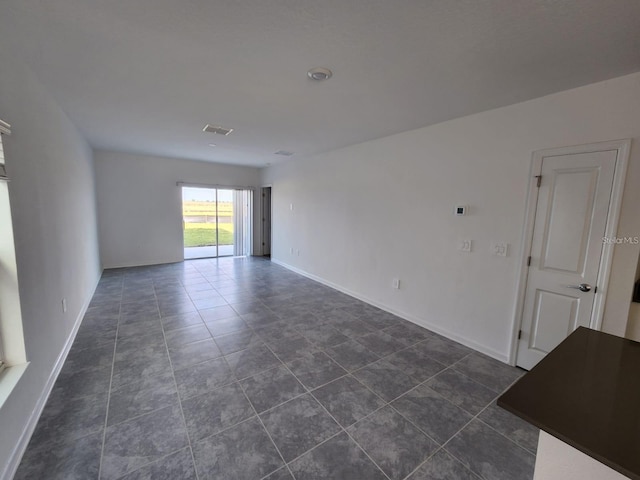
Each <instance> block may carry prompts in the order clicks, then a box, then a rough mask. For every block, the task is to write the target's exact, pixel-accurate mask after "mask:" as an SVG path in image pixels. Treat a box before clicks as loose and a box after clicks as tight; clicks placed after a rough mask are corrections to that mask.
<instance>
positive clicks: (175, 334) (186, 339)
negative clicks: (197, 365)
mask: <svg viewBox="0 0 640 480" xmlns="http://www.w3.org/2000/svg"><path fill="white" fill-rule="evenodd" d="M164 338H165V340H166V342H167V346H168V347H169V348H176V347H179V346H181V345H186V344H188V343H194V342H197V341H200V340H207V339H209V338H211V334H210V333H209V330H207V327H206V326H205V325H192V326H190V327H184V328H179V329H177V330H171V331H169V332H165V334H164Z"/></svg>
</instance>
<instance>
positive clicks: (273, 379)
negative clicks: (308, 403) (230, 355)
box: [240, 365, 306, 413]
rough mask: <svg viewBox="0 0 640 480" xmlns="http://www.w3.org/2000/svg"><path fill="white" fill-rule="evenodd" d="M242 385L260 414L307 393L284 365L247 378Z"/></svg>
mask: <svg viewBox="0 0 640 480" xmlns="http://www.w3.org/2000/svg"><path fill="white" fill-rule="evenodd" d="M240 383H241V385H242V387H243V388H244V391H245V393H246V395H247V397H249V400H250V401H251V403H252V404H253V407H254V408H255V409H256V411H257V412H258V413H261V412H264V411H265V410H268V409H270V408H272V407H275V406H276V405H280V404H281V403H284V402H286V401H287V400H290V399H292V398H293V397H297V396H298V395H301V394H303V393H305V392H306V390H305V388H304V387H303V386H302V384H301V383H300V382H298V380H297V379H296V377H294V376H293V375H292V374H291V373H290V372H289V370H288V369H287V368H286V367H285V366H284V365H282V366H280V367H276V368H272V369H271V370H267V371H265V372H262V373H259V374H257V375H254V376H253V377H249V378H246V379H244V380H242V381H241V382H240Z"/></svg>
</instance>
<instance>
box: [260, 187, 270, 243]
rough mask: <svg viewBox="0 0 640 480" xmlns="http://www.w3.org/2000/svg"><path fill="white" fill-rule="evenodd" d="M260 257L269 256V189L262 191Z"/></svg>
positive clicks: (265, 188)
mask: <svg viewBox="0 0 640 480" xmlns="http://www.w3.org/2000/svg"><path fill="white" fill-rule="evenodd" d="M262 255H271V187H264V188H263V189H262Z"/></svg>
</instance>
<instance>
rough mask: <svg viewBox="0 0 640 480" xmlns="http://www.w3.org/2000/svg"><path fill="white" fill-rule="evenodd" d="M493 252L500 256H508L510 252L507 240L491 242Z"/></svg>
mask: <svg viewBox="0 0 640 480" xmlns="http://www.w3.org/2000/svg"><path fill="white" fill-rule="evenodd" d="M491 253H492V254H493V255H495V256H498V257H506V256H507V255H508V254H509V244H508V243H507V242H491Z"/></svg>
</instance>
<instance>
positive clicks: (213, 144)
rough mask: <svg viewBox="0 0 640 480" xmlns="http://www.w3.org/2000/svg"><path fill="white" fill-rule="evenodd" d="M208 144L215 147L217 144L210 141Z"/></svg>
mask: <svg viewBox="0 0 640 480" xmlns="http://www.w3.org/2000/svg"><path fill="white" fill-rule="evenodd" d="M209 146H210V147H217V145H216V144H215V143H210V144H209Z"/></svg>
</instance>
